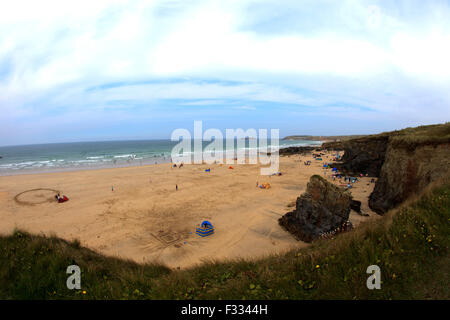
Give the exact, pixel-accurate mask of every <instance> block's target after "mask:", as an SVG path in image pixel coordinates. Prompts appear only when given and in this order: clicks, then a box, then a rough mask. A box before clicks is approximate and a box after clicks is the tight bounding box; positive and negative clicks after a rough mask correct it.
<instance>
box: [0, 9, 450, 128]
mask: <svg viewBox="0 0 450 320" xmlns="http://www.w3.org/2000/svg"><path fill="white" fill-rule="evenodd" d="M305 21H307V22H305ZM302 23H303V24H302ZM311 26H312V28H311ZM267 30H269V31H270V32H267ZM449 56H450V8H449V6H448V5H446V4H445V3H439V2H435V3H433V5H429V4H425V3H424V2H413V3H408V2H402V4H400V5H398V4H395V3H391V2H389V3H383V2H373V1H356V0H342V1H339V2H336V1H331V0H330V1H312V0H304V1H288V0H286V1H283V2H282V3H281V2H279V1H275V0H273V1H271V0H268V1H263V2H261V1H255V0H239V1H231V0H230V1H215V0H213V1H206V0H205V1H194V0H192V1H188V0H183V1H182V0H180V1H164V0H155V1H143V0H134V1H131V0H130V1H126V0H95V1H87V0H80V1H71V2H69V1H56V0H42V1H37V2H36V1H25V0H16V1H1V0H0V109H1V110H2V112H1V115H0V117H1V118H0V126H3V127H6V125H5V123H7V122H8V121H9V120H10V119H11V118H17V119H20V118H21V117H27V116H31V115H32V116H35V117H36V119H38V117H39V116H41V117H43V118H45V117H46V115H45V114H46V113H48V110H51V109H53V108H57V107H59V108H61V110H60V112H61V113H64V112H69V111H70V112H77V110H78V111H79V112H82V111H85V109H87V108H101V107H102V106H103V105H104V104H105V103H106V102H107V101H110V100H134V101H139V102H147V101H157V100H164V99H180V100H182V99H185V100H189V101H186V102H185V103H184V105H186V106H190V105H191V106H195V105H197V106H199V105H207V104H214V103H216V104H221V103H223V104H225V103H227V101H228V102H229V101H236V100H239V104H240V106H241V107H245V106H247V107H250V106H252V105H253V102H255V101H266V102H273V103H274V109H276V107H277V104H283V103H284V104H296V105H307V106H312V107H319V108H320V107H324V106H327V105H332V104H334V103H338V104H345V103H347V104H351V105H360V106H362V107H367V108H371V109H373V110H376V111H378V112H381V113H384V114H385V115H386V117H387V116H391V117H392V115H395V116H397V115H398V114H404V116H405V117H410V118H411V119H421V118H423V117H426V118H427V119H428V120H429V121H431V120H432V119H435V120H436V121H441V120H442V116H439V115H441V114H442V113H443V111H444V112H445V110H446V108H448V105H449V104H450V96H449V93H448V89H447V86H448V83H449V82H450V64H449V63H448V57H449ZM172 78H176V79H186V81H181V82H171V81H170V80H171V79H172ZM149 79H150V80H153V81H154V83H152V84H147V85H134V86H131V85H130V86H118V87H114V88H110V89H106V90H99V91H86V89H87V88H90V87H93V86H98V85H102V84H105V83H113V82H125V83H126V82H139V81H145V80H149ZM189 79H194V80H189ZM199 79H200V80H202V79H203V80H205V81H203V82H201V81H198V80H199ZM211 79H212V80H223V81H227V80H228V81H232V82H233V84H232V85H230V84H226V83H221V82H220V81H216V82H214V81H208V80H211ZM165 81H167V82H165ZM304 89H307V90H308V91H309V92H305V90H304ZM190 100H194V101H190ZM181 103H182V102H181ZM424 106H426V107H427V114H426V115H423V114H422V113H423V112H422V109H423V108H424ZM233 107H236V106H235V105H233ZM64 108H66V109H64ZM123 108H124V109H125V106H124V107H123ZM186 109H188V108H186ZM257 110H258V111H259V108H258V109H257ZM323 110H325V109H323ZM352 110H353V109H352ZM341 111H342V112H341V115H340V116H345V114H350V113H352V115H353V117H356V116H357V115H356V114H354V112H355V111H354V110H353V111H351V112H350V111H349V110H348V109H342V110H341ZM274 116H276V111H274ZM428 120H427V121H428Z"/></svg>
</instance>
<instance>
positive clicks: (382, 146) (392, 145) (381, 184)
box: [323, 123, 450, 214]
mask: <svg viewBox="0 0 450 320" xmlns="http://www.w3.org/2000/svg"><path fill="white" fill-rule="evenodd" d="M323 148H324V149H328V150H330V149H341V150H344V152H345V153H344V156H343V158H342V163H340V164H339V163H338V164H335V165H334V166H336V167H337V168H338V169H340V170H341V171H343V172H346V173H350V174H355V175H356V174H360V173H363V174H366V173H368V174H369V175H370V176H376V177H379V178H378V181H377V183H376V185H375V188H374V191H373V193H372V194H371V195H370V198H369V206H370V208H371V209H372V210H374V211H375V212H377V213H378V214H384V213H386V212H387V211H388V210H389V209H392V208H394V207H396V206H397V205H399V204H400V203H402V202H403V201H404V200H406V199H407V198H408V197H409V196H410V195H412V194H414V193H416V192H419V191H421V190H422V189H423V188H425V187H426V186H427V185H428V184H429V183H430V182H432V181H435V180H437V179H438V178H440V177H443V176H446V175H449V174H450V172H449V170H450V160H449V159H450V123H445V124H440V125H431V126H421V127H417V128H407V129H403V130H400V131H392V132H386V133H381V134H377V135H371V136H366V137H363V138H358V139H353V140H348V141H340V142H335V143H333V142H331V143H325V144H323Z"/></svg>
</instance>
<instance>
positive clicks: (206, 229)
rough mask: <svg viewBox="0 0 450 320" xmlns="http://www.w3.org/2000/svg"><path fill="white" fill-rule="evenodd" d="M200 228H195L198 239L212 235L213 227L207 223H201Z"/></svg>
mask: <svg viewBox="0 0 450 320" xmlns="http://www.w3.org/2000/svg"><path fill="white" fill-rule="evenodd" d="M200 226H201V227H200V228H196V230H195V233H196V234H198V235H199V236H200V237H207V236H210V235H212V234H213V233H214V227H213V225H212V224H211V222H209V221H206V220H205V221H203V222H202V224H201V225H200Z"/></svg>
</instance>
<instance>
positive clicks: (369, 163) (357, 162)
mask: <svg viewBox="0 0 450 320" xmlns="http://www.w3.org/2000/svg"><path fill="white" fill-rule="evenodd" d="M388 140H389V135H387V134H380V135H374V136H366V137H363V138H358V139H353V140H348V141H339V142H329V143H324V144H323V146H322V147H323V149H327V150H344V156H343V157H342V163H337V164H334V165H333V166H335V167H337V168H338V169H339V170H340V171H342V172H345V173H348V174H352V175H359V174H360V173H362V174H364V175H365V174H368V175H369V176H371V177H378V175H379V174H380V170H381V166H382V165H383V161H384V158H385V155H386V149H387V146H388Z"/></svg>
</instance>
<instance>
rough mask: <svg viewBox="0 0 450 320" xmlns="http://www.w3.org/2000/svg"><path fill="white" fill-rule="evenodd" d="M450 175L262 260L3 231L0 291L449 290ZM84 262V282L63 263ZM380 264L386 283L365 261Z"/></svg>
mask: <svg viewBox="0 0 450 320" xmlns="http://www.w3.org/2000/svg"><path fill="white" fill-rule="evenodd" d="M449 241H450V184H449V183H445V184H443V185H441V186H438V187H435V188H434V189H433V190H431V191H429V192H427V193H426V194H424V195H423V196H422V197H420V198H419V199H417V200H415V201H414V202H412V201H410V203H408V204H404V205H403V206H401V207H400V208H399V209H397V210H395V211H392V212H390V213H388V214H387V215H386V216H385V217H383V219H380V220H377V221H376V222H371V223H367V224H366V225H364V226H362V227H361V228H359V229H358V230H355V231H352V232H348V233H346V234H341V235H339V236H337V237H336V238H335V239H332V240H321V241H317V242H315V243H313V244H312V245H311V246H310V247H308V248H305V249H302V250H296V251H291V252H289V253H287V254H283V255H278V256H271V257H268V258H266V259H262V260H258V261H253V262H252V261H233V262H225V263H213V262H211V263H207V264H204V265H201V266H198V267H195V268H192V269H187V270H170V269H168V268H166V267H164V266H158V265H139V264H136V263H133V262H130V261H124V260H120V259H115V258H109V257H104V256H102V255H99V254H97V253H95V252H93V251H90V250H88V249H86V248H82V247H80V245H79V243H78V242H76V241H75V242H66V241H64V240H61V239H58V238H55V237H42V236H34V235H30V234H27V233H25V232H22V231H16V232H14V234H12V235H10V236H7V237H1V238H0V288H1V289H0V298H1V299H449V298H450V293H449V287H450V285H449V284H450V282H449V274H450V272H449V271H450V270H449V266H450V255H449V250H448V247H449ZM72 264H76V265H78V266H80V268H81V270H82V279H81V286H82V288H81V290H69V289H67V287H66V280H67V277H68V275H67V274H66V268H67V266H69V265H72ZM373 264H376V265H378V266H379V267H380V268H381V280H382V284H381V290H368V289H367V287H366V280H367V277H368V276H369V275H368V274H366V269H367V267H368V266H369V265H373Z"/></svg>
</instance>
